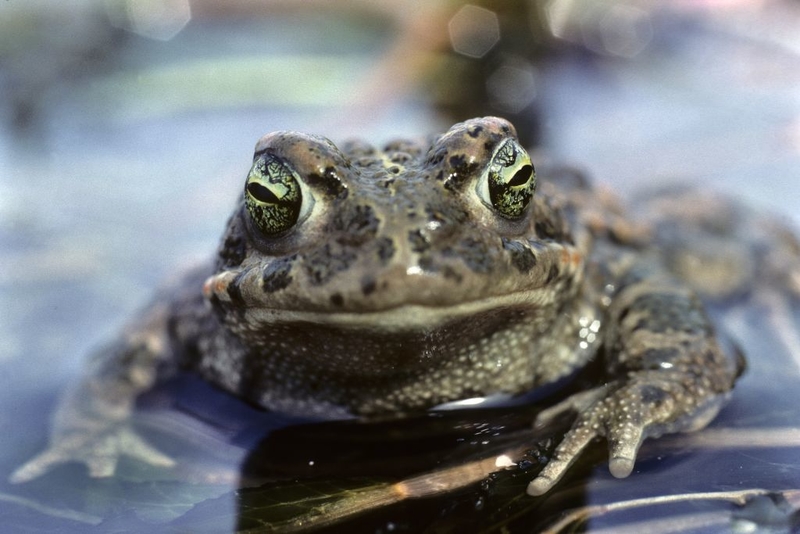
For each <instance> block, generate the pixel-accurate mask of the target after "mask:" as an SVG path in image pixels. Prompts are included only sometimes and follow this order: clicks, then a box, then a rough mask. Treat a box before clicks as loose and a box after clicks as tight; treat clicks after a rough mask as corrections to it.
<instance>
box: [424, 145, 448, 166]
mask: <svg viewBox="0 0 800 534" xmlns="http://www.w3.org/2000/svg"><path fill="white" fill-rule="evenodd" d="M446 157H447V150H446V149H443V148H439V149H438V150H435V151H434V152H433V153H432V154H431V155H430V156H428V161H427V162H426V165H428V166H432V167H435V166H437V165H439V164H440V163H441V162H443V161H444V159H445V158H446Z"/></svg>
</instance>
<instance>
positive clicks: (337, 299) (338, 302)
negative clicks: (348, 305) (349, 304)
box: [331, 293, 344, 308]
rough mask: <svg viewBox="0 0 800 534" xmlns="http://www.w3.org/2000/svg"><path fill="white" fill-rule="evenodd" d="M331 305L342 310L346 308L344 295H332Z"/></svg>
mask: <svg viewBox="0 0 800 534" xmlns="http://www.w3.org/2000/svg"><path fill="white" fill-rule="evenodd" d="M331 304H333V305H334V306H336V307H339V308H341V307H342V306H344V297H342V295H341V294H339V293H334V294H333V295H331Z"/></svg>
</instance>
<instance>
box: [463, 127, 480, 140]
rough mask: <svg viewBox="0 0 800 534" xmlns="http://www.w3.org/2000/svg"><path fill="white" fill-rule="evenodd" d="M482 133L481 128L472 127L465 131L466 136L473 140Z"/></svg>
mask: <svg viewBox="0 0 800 534" xmlns="http://www.w3.org/2000/svg"><path fill="white" fill-rule="evenodd" d="M482 131H483V126H474V127H472V128H469V129H468V130H467V135H469V136H470V137H472V138H473V139H477V138H478V136H479V135H480V134H481V132H482Z"/></svg>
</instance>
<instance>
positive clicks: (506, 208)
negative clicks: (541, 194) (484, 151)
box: [478, 139, 536, 219]
mask: <svg viewBox="0 0 800 534" xmlns="http://www.w3.org/2000/svg"><path fill="white" fill-rule="evenodd" d="M535 191H536V172H535V171H534V169H533V164H532V163H531V158H530V157H529V156H528V153H527V152H525V150H524V149H523V148H522V147H521V146H520V145H519V143H517V142H516V141H515V140H513V139H507V140H506V141H505V142H504V143H503V144H502V145H500V147H499V148H498V149H497V151H495V153H494V155H493V156H492V160H491V162H490V163H489V167H488V168H487V170H486V174H485V176H484V178H483V179H482V180H481V182H480V183H479V185H478V193H479V194H480V195H481V197H482V199H483V201H484V202H486V203H487V204H488V205H490V206H491V207H492V208H494V209H495V210H497V211H498V212H499V213H500V215H502V216H504V217H507V218H509V219H517V218H519V217H521V216H522V215H523V214H524V213H525V208H527V207H528V204H530V203H531V198H533V193H534V192H535Z"/></svg>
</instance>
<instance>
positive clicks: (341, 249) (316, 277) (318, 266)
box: [303, 243, 357, 286]
mask: <svg viewBox="0 0 800 534" xmlns="http://www.w3.org/2000/svg"><path fill="white" fill-rule="evenodd" d="M356 258H357V256H356V254H355V252H354V251H353V248H352V247H348V246H343V245H341V244H338V243H328V244H326V245H325V246H323V247H322V248H319V249H317V250H315V251H314V252H312V253H311V254H309V255H308V256H306V257H305V258H304V260H305V261H304V262H303V269H304V270H305V273H306V275H307V276H308V278H309V280H310V282H311V284H312V285H317V286H318V285H322V284H325V283H326V282H328V281H329V280H330V279H331V278H332V277H333V276H334V275H335V274H336V273H339V272H342V271H345V270H347V269H348V268H349V267H350V266H351V265H352V264H353V263H354V262H355V261H356Z"/></svg>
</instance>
